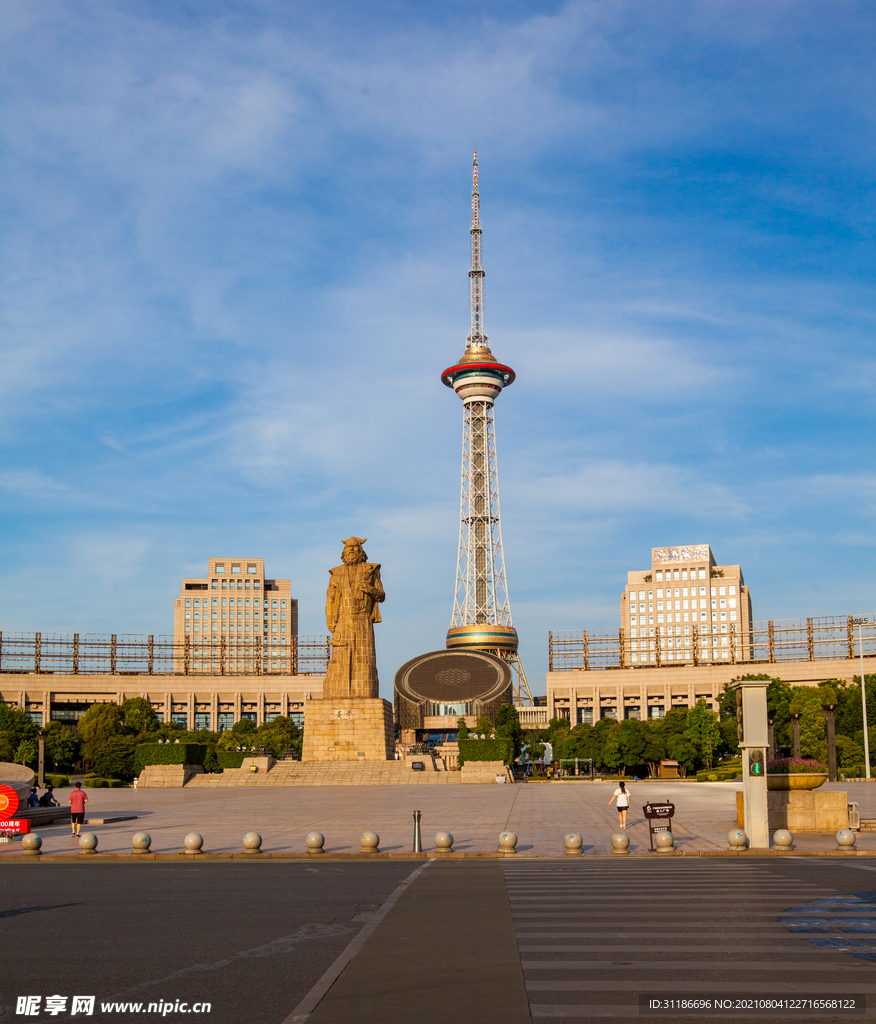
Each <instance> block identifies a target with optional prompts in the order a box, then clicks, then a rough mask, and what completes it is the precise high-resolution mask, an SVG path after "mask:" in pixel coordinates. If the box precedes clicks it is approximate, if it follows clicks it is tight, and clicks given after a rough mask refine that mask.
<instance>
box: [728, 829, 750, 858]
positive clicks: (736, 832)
mask: <svg viewBox="0 0 876 1024" xmlns="http://www.w3.org/2000/svg"><path fill="white" fill-rule="evenodd" d="M747 846H748V836H747V835H746V834H745V833H744V832H743V831H742V829H741V828H731V829H730V831H729V832H728V833H727V848H728V849H730V850H735V851H736V852H737V853H742V851H743V850H744V849H745V848H746V847H747Z"/></svg>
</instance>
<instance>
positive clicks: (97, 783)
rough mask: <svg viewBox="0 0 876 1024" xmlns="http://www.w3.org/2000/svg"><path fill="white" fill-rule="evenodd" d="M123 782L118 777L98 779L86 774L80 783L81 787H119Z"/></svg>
mask: <svg viewBox="0 0 876 1024" xmlns="http://www.w3.org/2000/svg"><path fill="white" fill-rule="evenodd" d="M124 785H125V783H124V782H121V781H120V780H119V779H99V778H97V777H96V776H86V778H85V780H84V781H83V783H82V788H83V789H119V788H120V787H121V786H124Z"/></svg>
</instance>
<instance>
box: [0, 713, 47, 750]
mask: <svg viewBox="0 0 876 1024" xmlns="http://www.w3.org/2000/svg"><path fill="white" fill-rule="evenodd" d="M37 728H38V727H37V725H36V723H35V722H34V721H33V720H32V719H31V717H30V715H28V714H27V713H26V712H24V711H22V710H21V708H11V707H9V705H8V704H0V734H2V735H3V736H5V737H6V739H7V740H8V742H9V744H10V745H11V747H12V749H13V750H15V749H16V748H17V747H18V744H19V743H21V741H22V740H32V739H33V738H34V737H35V736H36V734H37Z"/></svg>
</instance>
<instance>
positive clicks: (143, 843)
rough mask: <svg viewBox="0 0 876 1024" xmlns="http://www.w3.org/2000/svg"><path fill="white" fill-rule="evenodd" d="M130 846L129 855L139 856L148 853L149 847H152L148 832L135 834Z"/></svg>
mask: <svg viewBox="0 0 876 1024" xmlns="http://www.w3.org/2000/svg"><path fill="white" fill-rule="evenodd" d="M131 846H132V850H131V853H136V854H138V855H141V856H142V855H143V854H144V853H149V852H150V850H149V847H150V846H152V836H150V835H149V833H148V832H135V833H134V838H133V839H132V840H131Z"/></svg>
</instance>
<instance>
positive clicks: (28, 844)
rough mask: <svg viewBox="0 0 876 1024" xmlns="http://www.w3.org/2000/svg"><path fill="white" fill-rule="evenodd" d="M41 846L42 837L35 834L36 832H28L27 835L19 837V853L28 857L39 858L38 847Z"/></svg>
mask: <svg viewBox="0 0 876 1024" xmlns="http://www.w3.org/2000/svg"><path fill="white" fill-rule="evenodd" d="M42 845H43V837H42V836H39V835H37V834H36V832H28V833H27V835H25V836H22V837H21V852H22V853H24V854H26V855H27V856H28V857H39V856H41V854H40V847H41V846H42Z"/></svg>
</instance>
